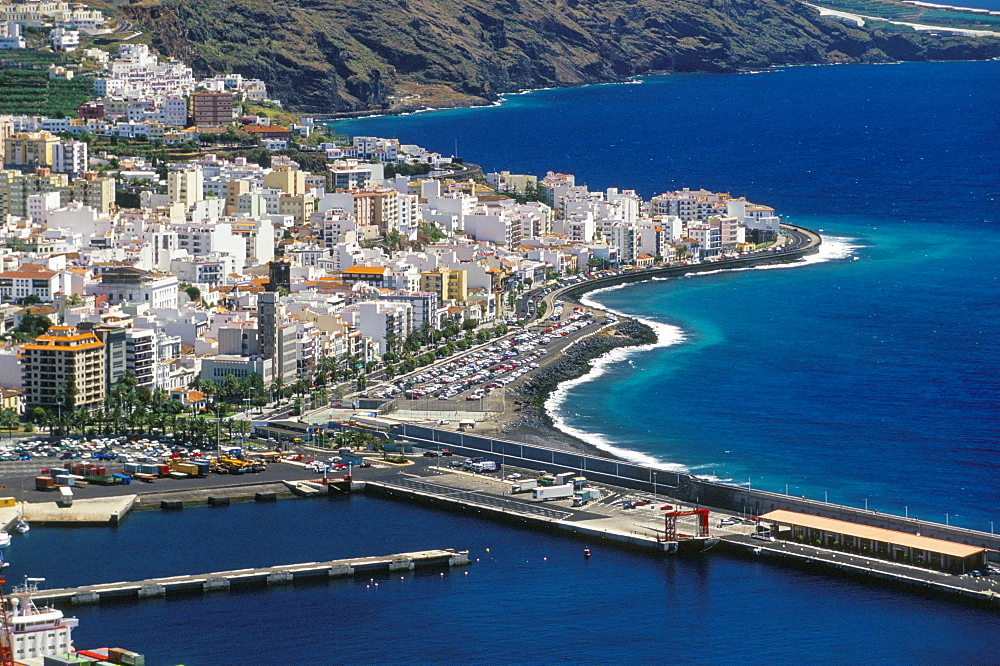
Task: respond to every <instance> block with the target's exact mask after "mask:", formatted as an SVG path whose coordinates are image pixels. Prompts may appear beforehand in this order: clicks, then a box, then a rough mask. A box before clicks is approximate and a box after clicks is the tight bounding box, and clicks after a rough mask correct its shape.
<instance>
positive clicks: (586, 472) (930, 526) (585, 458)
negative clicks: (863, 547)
mask: <svg viewBox="0 0 1000 666" xmlns="http://www.w3.org/2000/svg"><path fill="white" fill-rule="evenodd" d="M392 434H393V436H394V437H396V438H399V439H406V440H409V441H412V442H415V443H416V444H417V445H418V446H423V447H426V448H429V449H435V448H441V447H447V448H449V449H451V450H452V451H454V452H455V453H457V454H459V455H466V456H488V457H490V458H491V459H493V460H496V461H498V462H500V463H501V464H503V463H506V464H510V465H516V466H517V467H522V468H525V469H530V470H537V471H546V472H550V473H557V472H560V471H566V472H577V473H579V474H581V475H582V476H585V477H587V478H588V479H590V480H592V481H594V482H596V483H605V484H608V485H612V486H617V487H620V488H627V489H630V490H641V491H645V492H649V493H653V494H654V495H662V496H669V497H673V498H675V499H677V500H680V501H683V502H687V503H689V504H695V505H703V506H711V507H714V508H718V509H723V510H727V511H732V512H734V513H742V514H745V515H761V514H763V513H767V512H768V511H774V510H776V509H786V510H789V511H796V512H800V513H807V514H811V515H816V516H823V517H827V518H835V519H837V520H846V521H850V522H854V523H858V524H861V525H869V526H872V527H882V528H886V529H892V530H897V531H900V532H907V533H911V534H918V533H919V534H921V535H923V536H928V537H934V538H937V539H944V540H947V541H954V542H956V543H962V544H967V545H972V546H979V547H983V548H989V549H992V550H1000V535H994V534H990V533H988V532H980V531H976V530H969V529H964V528H961V527H955V526H950V525H942V524H940V523H932V522H928V521H920V520H914V519H910V518H905V517H903V516H895V515H891V514H884V513H875V512H873V511H865V510H863V509H858V508H855V507H850V506H844V505H840V504H832V503H827V502H818V501H814V500H807V499H802V498H798V497H791V496H788V495H782V494H779V493H772V492H767V491H761V490H753V489H749V488H744V487H740V486H731V485H727V484H723V483H716V482H712V481H708V480H705V479H701V478H698V477H697V476H693V475H690V474H683V473H679V472H669V471H664V470H659V469H655V468H652V467H647V466H645V465H640V464H637V463H631V462H627V461H624V460H615V459H611V458H603V457H600V456H596V455H591V454H587V453H583V452H578V451H566V450H561V449H554V448H548V447H544V446H538V445H534V444H525V443H522V442H512V441H508V440H502V439H496V438H492V437H481V436H478V435H472V434H469V433H463V432H453V431H448V430H439V429H436V428H429V427H426V426H418V425H413V424H401V425H399V426H396V427H394V428H393V429H392Z"/></svg>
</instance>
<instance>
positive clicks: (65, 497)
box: [59, 486, 73, 507]
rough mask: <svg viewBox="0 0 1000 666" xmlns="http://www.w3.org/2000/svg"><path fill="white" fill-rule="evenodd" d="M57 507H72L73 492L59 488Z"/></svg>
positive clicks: (65, 488)
mask: <svg viewBox="0 0 1000 666" xmlns="http://www.w3.org/2000/svg"><path fill="white" fill-rule="evenodd" d="M59 506H63V507H66V506H73V490H72V489H70V488H67V487H66V486H62V487H61V488H59Z"/></svg>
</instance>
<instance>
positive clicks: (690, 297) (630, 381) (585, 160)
mask: <svg viewBox="0 0 1000 666" xmlns="http://www.w3.org/2000/svg"><path fill="white" fill-rule="evenodd" d="M998 75H1000V62H988V63H941V64H925V65H894V66H879V67H853V66H851V67H848V66H843V67H801V68H790V69H785V70H781V71H778V72H773V73H767V74H758V75H741V76H701V75H692V76H676V77H655V78H652V79H649V80H647V81H646V82H645V83H642V84H635V85H615V86H594V87H589V88H581V89H573V90H554V91H541V92H537V93H533V94H529V95H522V96H515V97H513V98H512V99H511V100H510V101H509V102H508V103H507V104H505V105H504V106H501V107H494V108H487V109H474V110H461V111H449V112H441V113H428V114H419V115H414V116H409V117H405V118H377V119H369V120H365V121H352V122H350V123H340V124H339V129H340V131H344V132H350V133H356V134H373V135H381V136H398V137H400V138H401V139H403V140H404V141H405V142H413V143H420V144H422V145H425V146H426V147H428V148H431V149H434V150H437V151H439V152H443V153H449V152H451V151H452V149H453V147H454V143H455V140H456V139H457V140H458V142H459V143H458V148H459V151H460V153H461V154H462V155H463V156H464V157H465V158H466V159H468V160H469V161H472V162H476V163H480V164H483V165H484V166H485V167H486V168H487V169H500V168H505V169H507V168H509V169H511V170H512V171H514V172H522V173H525V172H526V173H536V174H543V173H544V172H545V171H546V170H548V169H552V170H556V171H564V172H570V173H575V174H576V175H577V177H578V182H587V183H588V184H589V185H591V187H594V188H604V187H632V188H635V189H637V190H638V191H639V192H641V193H642V194H643V195H644V196H646V197H648V196H650V195H652V194H655V193H657V192H660V191H663V190H666V189H673V188H677V187H684V186H687V187H707V188H711V189H717V190H728V191H731V192H732V193H733V194H735V195H740V196H747V197H749V198H750V199H752V200H754V201H759V202H761V203H766V204H769V205H773V206H775V207H777V208H778V209H779V212H780V213H781V214H783V215H785V216H787V217H789V218H791V220H792V221H794V222H799V223H801V224H804V225H806V226H810V227H813V228H817V229H823V230H824V235H825V236H826V237H827V240H828V243H827V246H826V247H827V248H829V249H828V250H826V251H825V254H824V256H823V261H814V262H812V263H810V264H808V265H805V266H802V267H799V268H778V269H769V270H756V271H746V272H742V273H727V274H717V275H711V276H701V277H694V278H690V279H685V280H677V281H663V282H653V283H648V284H644V285H635V286H631V287H629V288H627V289H622V290H619V291H610V292H606V293H603V294H597V295H595V296H594V297H595V298H597V299H599V300H601V301H602V302H605V303H607V304H608V305H609V306H611V307H615V308H617V309H620V310H622V311H625V312H629V313H633V314H636V315H639V316H642V317H644V318H646V319H648V320H650V321H652V322H654V323H655V324H656V325H657V327H658V329H659V330H661V331H662V332H663V334H664V338H663V340H664V343H666V342H670V341H673V340H676V341H677V343H676V344H673V345H671V346H664V347H659V348H656V349H651V350H648V351H640V352H636V353H633V354H631V355H628V356H626V357H624V358H620V359H618V360H612V361H611V362H609V363H607V364H605V365H604V366H603V372H604V374H602V375H600V376H599V377H596V378H593V379H591V380H589V381H583V382H580V383H578V384H576V385H575V386H573V387H571V388H570V389H568V390H567V391H566V393H565V397H564V400H563V402H562V403H561V404H560V405H558V406H557V409H556V413H557V415H558V416H560V418H562V419H564V421H565V423H564V425H565V427H567V428H574V429H576V430H577V431H579V432H581V434H582V435H584V436H586V437H590V438H593V439H595V440H598V441H600V442H602V443H604V444H606V445H610V446H616V447H619V448H622V449H626V450H628V451H629V452H630V455H636V456H650V457H652V458H654V459H655V460H657V461H659V462H660V463H661V464H664V465H670V464H678V465H683V466H685V467H687V468H689V469H694V470H696V471H699V472H702V473H706V474H713V475H715V476H718V477H720V478H727V479H733V480H734V482H740V481H741V480H742V479H743V478H744V477H748V478H750V479H751V482H752V483H753V485H754V486H761V487H767V488H769V489H772V490H779V491H782V492H783V491H784V485H785V484H786V483H787V484H788V485H789V489H788V490H789V492H794V493H796V494H808V495H810V496H813V497H819V496H821V495H822V493H823V492H828V493H829V499H830V500H831V501H847V502H851V503H854V504H856V505H861V503H862V502H863V501H864V500H865V499H866V498H867V499H868V500H869V502H870V503H871V506H872V508H879V509H880V510H883V511H896V512H902V511H904V510H906V511H909V512H910V515H914V514H918V515H920V516H921V517H924V518H930V519H934V518H937V519H938V520H943V519H944V513H946V512H948V513H949V514H951V515H950V516H949V519H950V520H953V521H954V522H958V523H962V524H969V525H972V526H976V527H980V528H988V524H987V523H988V522H989V521H991V520H994V519H995V517H996V516H995V506H996V503H997V498H998V495H997V483H996V471H997V460H998V458H997V453H998V451H997V448H998V447H997V427H996V423H997V415H998V413H1000V411H998V410H997V402H996V401H997V377H998V372H997V371H998V368H997V358H998V356H997V346H998V335H997V333H998V330H997V326H998V317H997V315H998V314H1000V313H998V311H997V308H998V306H997V303H998V302H1000V299H998V295H1000V293H998V292H1000V289H998V284H997V270H996V266H997V253H998V251H997V249H996V244H995V242H994V238H995V236H996V232H997V228H998V219H997V214H996V209H997V203H998V199H1000V186H998V183H997V176H998V174H1000V146H998V141H1000V117H998V115H997V114H996V111H995V110H996V109H997V108H1000V89H998V86H997V81H998V80H1000V77H998ZM838 257H839V258H838ZM855 257H856V258H857V259H856V260H855ZM904 507H905V508H904ZM584 545H590V546H591V548H592V550H593V551H594V557H592V558H591V559H590V560H588V561H585V560H584V559H583V558H582V548H583V546H584ZM442 547H452V548H459V549H466V548H467V549H470V550H471V551H472V553H473V556H474V557H477V558H479V559H480V562H478V563H477V564H475V565H473V566H472V567H470V568H469V569H468V571H467V574H468V575H466V572H465V571H449V572H447V573H446V575H445V576H440V575H437V574H430V575H418V576H411V575H407V576H405V577H404V580H399V578H398V577H391V578H388V577H387V578H386V579H384V580H380V581H378V582H379V587H378V588H374V587H366V585H371V583H370V582H368V581H363V580H362V581H342V582H335V583H332V584H330V585H328V586H316V587H298V586H296V587H294V588H282V589H273V590H268V591H263V592H259V593H231V594H222V595H212V596H208V597H205V598H202V597H194V598H189V599H178V600H169V601H151V602H143V603H140V604H126V605H104V606H98V607H89V608H78V609H76V610H74V614H76V615H77V616H78V617H80V619H81V626H80V628H79V629H78V631H77V634H76V635H77V642H78V644H79V645H81V646H93V645H107V644H121V645H124V646H126V647H130V648H133V649H137V650H140V651H142V652H145V653H146V654H147V655H148V657H149V659H148V661H147V663H149V664H151V665H158V664H180V663H182V664H186V665H187V666H192V665H193V666H201V665H212V666H214V665H220V664H221V665H227V664H247V663H254V664H264V665H267V664H288V663H309V664H333V663H343V662H348V661H350V662H352V663H376V662H377V663H442V662H459V663H497V662H510V663H543V662H545V663H582V662H598V663H659V662H664V661H668V660H669V661H680V662H698V663H728V662H737V661H739V662H745V661H761V662H765V661H766V662H773V663H788V664H792V663H795V664H799V663H831V662H833V663H859V662H862V663H869V662H882V661H890V660H892V661H894V662H901V663H913V664H938V663H996V661H997V659H996V639H995V636H994V634H995V623H996V616H995V614H989V613H985V612H981V611H979V610H977V609H975V608H970V607H966V606H962V605H955V604H952V603H949V602H946V601H941V600H934V599H925V598H923V597H919V596H915V595H911V594H908V593H903V592H898V591H892V590H888V589H883V588H880V587H877V586H870V585H866V584H861V583H855V582H851V581H847V580H841V579H835V578H828V577H825V576H819V575H812V574H809V573H805V572H800V571H795V570H788V569H784V568H781V567H777V566H772V565H769V564H766V563H762V562H756V561H745V560H735V559H730V558H728V557H725V556H721V555H719V554H711V555H709V556H706V557H699V558H672V559H661V558H655V557H650V556H646V555H643V554H640V553H631V552H624V551H620V550H616V549H608V548H604V547H602V546H595V545H594V544H584V543H582V542H579V541H575V540H572V539H568V538H564V537H559V536H554V535H548V534H541V533H537V532H531V531H526V530H522V529H519V528H516V527H510V526H506V525H504V526H499V525H495V524H492V523H489V522H486V521H483V520H480V519H477V518H474V517H468V516H461V515H454V514H450V513H446V512H441V511H435V510H431V509H426V508H422V507H415V506H410V505H408V504H406V503H401V502H389V501H384V500H379V499H376V498H372V497H353V498H351V499H349V500H345V501H335V502H325V501H305V500H303V501H287V502H279V503H277V504H273V505H257V504H246V505H234V506H232V507H229V508H225V509H207V508H205V509H198V510H191V509H188V510H185V511H184V512H181V513H164V512H146V513H137V514H134V515H132V516H130V517H129V518H128V519H127V520H126V521H125V523H124V524H123V525H122V526H120V527H119V528H117V529H107V528H77V529H56V528H44V527H38V528H35V529H32V531H31V532H29V533H28V534H27V535H24V536H23V537H22V536H18V537H15V543H14V544H13V545H12V546H11V547H10V549H9V553H8V559H9V560H10V561H11V562H12V563H13V565H12V567H11V568H10V569H9V570H8V574H9V575H8V578H9V579H10V580H12V581H16V580H17V579H18V578H19V577H20V576H21V575H22V574H30V575H39V576H46V577H47V578H48V579H49V584H52V585H70V584H83V583H87V582H96V581H112V580H122V579H131V578H138V577H144V576H154V575H175V574H179V573H194V572H199V571H207V570H217V569H228V568H238V567H246V566H253V565H261V564H275V563H281V562H300V561H310V560H323V559H329V558H334V557H347V556H355V555H369V554H377V553H389V552H400V551H404V550H411V549H423V548H442ZM487 548H489V549H490V551H489V553H487V551H486V549H487Z"/></svg>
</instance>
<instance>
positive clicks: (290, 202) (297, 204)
mask: <svg viewBox="0 0 1000 666" xmlns="http://www.w3.org/2000/svg"><path fill="white" fill-rule="evenodd" d="M315 211H316V198H315V197H313V195H311V194H283V195H281V197H279V198H278V213H279V214H280V215H291V216H292V220H293V221H294V222H295V226H297V227H300V226H302V225H303V224H305V223H306V220H308V219H309V216H310V215H312V214H313V213H314V212H315Z"/></svg>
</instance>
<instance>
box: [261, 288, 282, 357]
mask: <svg viewBox="0 0 1000 666" xmlns="http://www.w3.org/2000/svg"><path fill="white" fill-rule="evenodd" d="M279 316H280V315H279V312H278V293H277V292H274V291H265V292H263V293H261V294H259V295H258V296H257V331H258V333H259V337H260V355H261V356H263V357H264V358H265V359H273V358H274V357H275V355H276V354H277V347H278V319H279Z"/></svg>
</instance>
